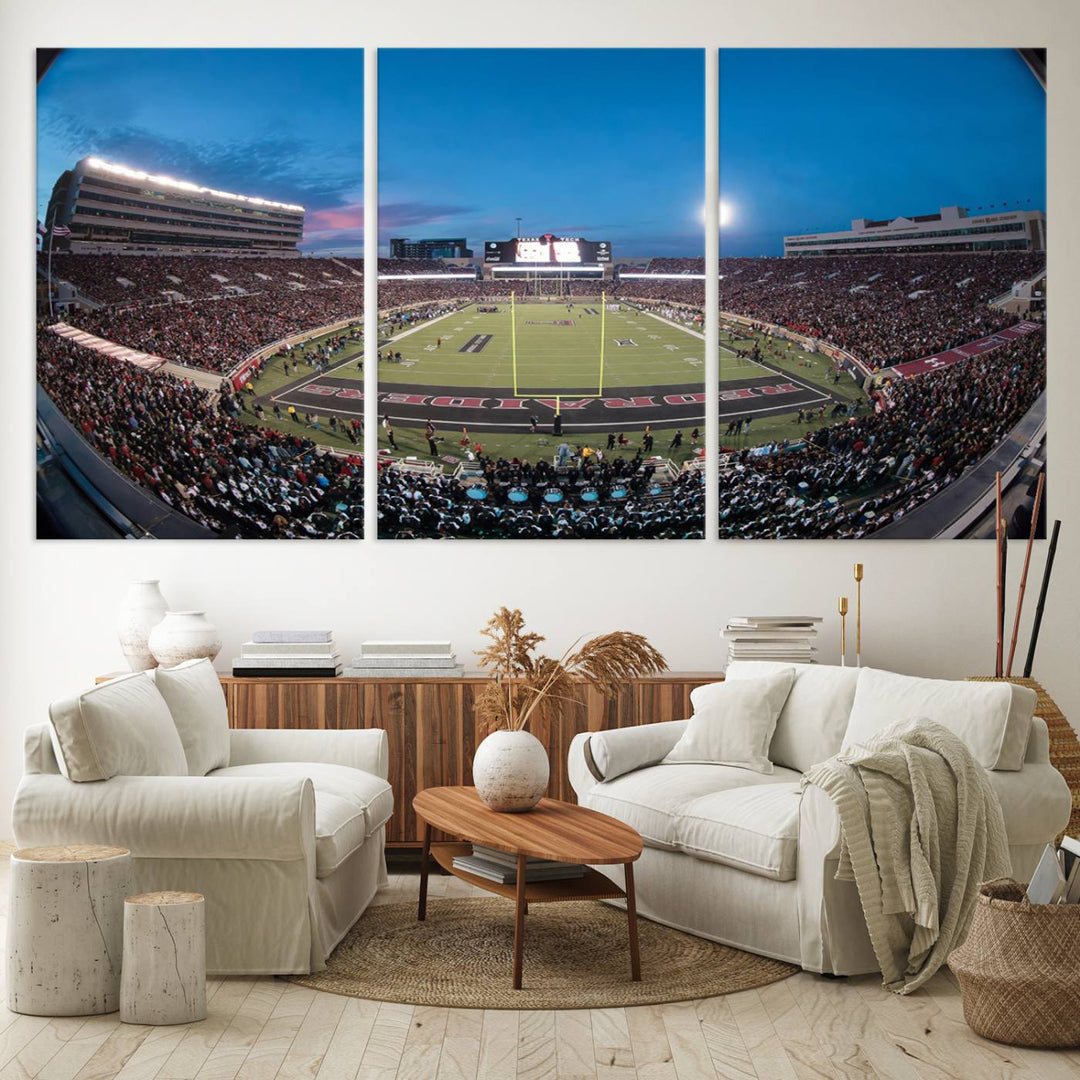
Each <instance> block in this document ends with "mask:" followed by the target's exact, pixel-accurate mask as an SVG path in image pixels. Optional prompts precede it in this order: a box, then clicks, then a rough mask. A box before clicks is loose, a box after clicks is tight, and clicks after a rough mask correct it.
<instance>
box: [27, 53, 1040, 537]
mask: <svg viewBox="0 0 1080 1080" xmlns="http://www.w3.org/2000/svg"><path fill="white" fill-rule="evenodd" d="M706 60H707V54H706V51H705V50H703V49H614V48H612V49H383V50H379V51H378V60H377V62H378V72H377V102H376V108H377V116H378V125H377V163H378V164H377V169H378V173H377V190H378V207H377V221H378V235H377V237H370V236H369V237H366V238H365V235H364V149H365V132H364V123H363V120H364V105H365V103H364V55H363V51H362V50H359V49H353V50H350V49H342V50H300V49H295V50H294V49H282V50H265V49H260V50H195V49H190V50H185V49H175V50H173V49H169V50H161V49H145V50H99V49H70V50H41V51H40V54H39V64H38V67H39V71H38V76H39V81H38V144H37V201H38V207H37V214H38V251H37V262H36V274H37V399H36V409H37V421H38V423H37V431H38V461H37V467H38V535H39V537H42V538H105V537H114V536H115V537H130V536H155V537H160V538H170V539H171V538H191V539H199V538H202V539H211V538H241V539H293V538H311V539H357V538H360V537H362V536H363V535H364V517H365V514H364V509H365V500H370V501H373V502H374V504H375V507H376V511H377V515H376V516H377V523H378V524H377V529H376V536H374V537H371V536H370V533H369V538H370V539H379V540H397V539H417V538H421V539H422V538H448V539H449V538H457V539H461V538H472V539H486V540H496V539H504V540H511V539H671V540H676V539H679V540H693V539H701V538H711V537H717V536H718V537H719V538H720V539H789V538H803V539H816V538H821V539H842V538H861V537H874V538H925V539H930V538H964V537H981V536H991V535H994V531H995V525H996V524H997V522H996V517H997V513H998V509H997V505H998V504H997V491H996V486H997V477H998V474H1001V476H1002V478H1003V492H1002V498H1001V503H1000V505H1001V513H1002V514H1004V515H1005V516H1006V517H1007V523H1008V527H1009V530H1010V532H1011V533H1013V534H1014V535H1023V536H1025V537H1026V536H1027V535H1028V533H1029V531H1030V529H1031V528H1032V520H1031V518H1032V512H1033V502H1034V500H1033V497H1032V496H1033V492H1034V489H1035V484H1036V481H1037V478H1038V476H1039V475H1040V474H1041V473H1043V471H1044V468H1045V441H1046V347H1045V327H1046V214H1045V191H1046V131H1045V117H1046V99H1045V93H1046V92H1045V53H1041V52H1040V51H1038V50H1009V49H965V50H954V49H896V50H894V49H837V50H827V49H810V50H804V49H797V50H791V49H788V50H768V49H731V50H728V49H725V50H722V51H721V53H720V56H719V80H718V81H719V86H718V87H717V86H716V85H715V82H713V83H712V85H711V88H710V87H708V86H707V83H706V67H707V64H706ZM585 88H589V89H588V90H587V91H586V90H585ZM717 91H718V99H717V101H715V102H713V103H712V107H710V101H709V94H710V93H712V94H716V93H717ZM707 115H708V116H709V117H710V120H709V121H708V122H709V123H710V124H712V123H713V119H712V118H714V117H715V118H718V119H717V121H716V124H717V128H718V130H717V131H715V133H714V134H715V136H716V138H715V139H708V140H707V138H706V132H707V129H706V123H707V121H706V116H707ZM371 137H373V138H374V137H375V133H371ZM717 142H718V145H719V155H718V167H719V207H718V209H717V210H714V212H713V213H708V214H707V213H706V210H707V209H713V208H711V207H707V200H708V199H709V197H710V196H709V195H708V193H707V184H706V176H707V175H710V161H709V157H708V153H707V148H706V147H707V143H708V144H710V145H712V146H715V145H716V143H717ZM712 164H715V162H713V163H712ZM710 190H715V187H714V186H713V187H710ZM709 222H718V225H719V247H718V252H719V258H718V260H711V261H707V260H706V228H707V223H709ZM365 240H367V245H366V249H365ZM712 250H716V249H715V248H714V247H713V245H712V244H710V251H712ZM365 251H366V254H367V257H368V258H367V261H365ZM376 251H377V266H373V265H372V263H373V262H374V257H375V253H376ZM365 289H366V290H368V293H369V294H370V291H371V290H373V289H374V290H377V294H376V296H377V300H376V303H375V304H368V305H367V306H365ZM711 297H716V298H717V299H716V301H715V302H711V301H710V300H708V299H707V298H711ZM372 367H375V369H376V371H375V373H374V376H375V378H374V379H373V378H372V377H371V375H372V372H371V368H372ZM365 385H366V386H367V387H368V391H370V389H371V387H372V386H376V387H377V390H376V394H377V404H376V407H375V408H374V410H371V411H369V409H368V405H369V403H368V401H367V399H366V397H365V393H366V391H365ZM366 416H367V417H374V418H375V422H374V424H373V425H372V424H369V425H368V428H367V429H365V417H366ZM366 456H367V457H371V456H374V457H375V458H376V462H375V464H376V466H377V468H376V469H375V470H374V472H373V473H371V472H369V476H370V475H375V476H377V487H376V489H375V490H374V491H368V492H365V490H364V473H365V457H366ZM707 506H708V507H709V510H708V515H707V510H706V507H707ZM369 520H370V518H369ZM1034 527H1035V529H1036V532H1037V533H1039V534H1041V532H1040V530H1041V523H1040V522H1035V524H1034Z"/></svg>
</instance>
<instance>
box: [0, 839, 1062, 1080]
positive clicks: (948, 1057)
mask: <svg viewBox="0 0 1080 1080" xmlns="http://www.w3.org/2000/svg"><path fill="white" fill-rule="evenodd" d="M0 861H2V865H3V870H2V871H0V900H2V901H3V902H2V904H0V920H2V919H3V914H2V913H3V912H5V911H6V909H7V902H6V897H7V865H6V864H7V860H6V858H3V859H2V860H0ZM416 888H417V876H416V874H415V873H404V872H402V873H395V874H392V875H391V879H390V887H389V889H387V890H385V891H384V892H382V893H380V895H379V897H378V900H377V901H376V902H381V903H387V902H393V901H400V900H411V899H413V898H414V897H415V896H416ZM469 893H471V890H470V889H469V887H468V886H465V885H464V884H463V883H462V882H460V881H457V880H456V879H454V878H448V877H441V876H440V877H433V878H432V884H431V895H432V896H433V897H437V896H445V895H468V894H469ZM208 993H209V998H210V1002H209V1015H208V1016H207V1018H206V1020H204V1021H203V1022H201V1023H198V1024H192V1025H190V1026H189V1027H176V1028H174V1027H166V1028H147V1027H132V1026H129V1025H126V1024H121V1023H120V1020H119V1017H118V1016H117V1015H116V1014H113V1015H111V1016H95V1017H88V1018H85V1019H83V1018H78V1017H75V1018H63V1019H48V1018H45V1017H34V1016H19V1015H17V1014H15V1013H11V1012H8V1011H7V1010H6V1009H0V1080H9V1078H18V1080H29V1078H30V1077H41V1078H42V1080H105V1078H107V1077H119V1078H122V1080H151V1078H157V1080H181V1078H186V1080H233V1078H236V1080H274V1078H281V1080H284V1078H289V1080H296V1078H308V1080H310V1078H317V1080H406V1078H407V1080H451V1078H453V1080H571V1078H572V1080H578V1078H581V1080H718V1078H724V1080H726V1078H729V1077H730V1078H736V1080H752V1078H761V1080H822V1078H826V1077H844V1078H849V1077H850V1078H868V1080H874V1078H878V1080H893V1078H897V1080H940V1078H945V1077H948V1078H957V1080H991V1078H997V1077H1001V1078H1009V1080H1066V1078H1069V1080H1076V1078H1077V1077H1080V1051H1078V1052H1074V1053H1063V1052H1050V1051H1033V1050H1019V1049H1014V1048H1012V1047H1006V1046H998V1045H996V1044H994V1043H990V1042H986V1041H985V1040H983V1039H980V1038H978V1036H976V1035H974V1034H973V1033H972V1032H971V1031H970V1030H969V1029H968V1027H967V1025H966V1024H965V1023H964V1020H963V1015H962V1013H961V1003H960V994H959V991H958V990H957V987H956V984H955V981H954V980H953V979H952V977H951V976H950V975H949V974H948V973H942V974H939V975H938V976H936V977H935V978H934V980H933V981H932V982H931V983H930V985H929V986H928V988H926V989H925V990H924V991H922V992H920V993H918V994H914V995H912V996H911V997H908V998H898V997H894V996H893V995H890V994H887V993H885V992H884V991H883V990H882V989H881V987H880V985H879V984H878V983H877V981H876V980H875V979H874V978H870V977H866V978H860V979H842V980H830V979H822V978H819V977H817V976H814V975H808V974H799V975H796V976H794V977H793V978H790V979H787V980H785V981H784V982H779V983H774V984H773V985H771V986H767V987H764V988H763V989H761V990H750V991H747V992H745V993H739V994H732V995H729V996H728V997H718V998H708V999H706V1000H703V1001H694V1002H684V1003H679V1004H673V1005H656V1006H644V1007H638V1008H630V1009H594V1010H591V1011H572V1012H525V1011H523V1012H504V1011H473V1010H468V1009H438V1008H423V1007H414V1006H411V1005H390V1004H385V1003H380V1002H374V1001H358V1000H355V999H353V998H344V997H336V996H334V995H331V994H322V993H318V992H316V991H313V990H308V989H306V988H303V987H299V986H293V985H292V984H290V983H287V982H282V981H279V980H275V979H265V978H251V979H221V980H214V981H212V982H211V985H210V986H209V988H208Z"/></svg>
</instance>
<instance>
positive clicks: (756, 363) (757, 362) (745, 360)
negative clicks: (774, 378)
mask: <svg viewBox="0 0 1080 1080" xmlns="http://www.w3.org/2000/svg"><path fill="white" fill-rule="evenodd" d="M720 348H721V349H725V350H726V351H727V352H729V353H731V355H732V356H734V357H735V358H736V359H737V360H741V361H742V362H743V363H747V364H753V365H754V367H759V368H761V370H762V371H767V372H768V373H769V374H770V375H776V374H781V373H778V372H775V371H773V369H772V368H770V367H766V366H765V365H764V364H763V363H762V362H761V361H760V360H755V359H754V358H753V357H752V356H739V354H738V353H737V352H736V351H735V350H734V349H732V348H730V347H729V346H727V345H721V346H720ZM720 374H721V375H723V372H721V373H720ZM720 381H721V382H723V381H724V380H723V378H721V380H720Z"/></svg>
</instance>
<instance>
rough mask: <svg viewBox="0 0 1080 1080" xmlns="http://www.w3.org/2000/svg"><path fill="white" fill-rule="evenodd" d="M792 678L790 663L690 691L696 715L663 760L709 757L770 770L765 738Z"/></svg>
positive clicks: (718, 761) (708, 759)
mask: <svg viewBox="0 0 1080 1080" xmlns="http://www.w3.org/2000/svg"><path fill="white" fill-rule="evenodd" d="M794 679H795V672H794V671H793V670H792V668H790V667H788V668H784V669H783V670H782V671H779V672H777V673H776V674H774V675H765V676H763V677H762V678H760V679H736V680H732V681H731V682H726V681H725V682H720V683H709V685H708V686H699V687H697V689H695V690H693V691H692V692H691V694H690V702H691V704H692V705H693V706H694V715H693V716H691V717H690V720H689V721H688V722H687V725H686V731H685V732H684V733H683V735H682V738H680V739H679V741H678V742H677V743H676V744H675V746H674V748H673V749H672V750H671V752H670V753H669V754H668V755H667V757H665V758H664V760H663V764H665V765H668V764H680V763H684V762H696V763H699V764H700V763H703V762H708V763H711V764H714V765H735V766H738V767H740V768H743V769H753V770H754V772H759V773H771V772H772V771H773V766H772V762H771V761H770V760H769V743H770V742H771V741H772V737H773V732H774V731H775V730H776V719H777V717H778V716H779V715H780V710H781V709H782V708H783V707H784V702H785V701H786V700H787V696H788V693H789V692H790V690H791V684H792V682H793V681H794Z"/></svg>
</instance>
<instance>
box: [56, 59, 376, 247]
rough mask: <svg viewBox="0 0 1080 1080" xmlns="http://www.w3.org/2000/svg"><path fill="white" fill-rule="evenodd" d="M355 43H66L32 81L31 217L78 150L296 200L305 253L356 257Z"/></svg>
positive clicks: (358, 86)
mask: <svg viewBox="0 0 1080 1080" xmlns="http://www.w3.org/2000/svg"><path fill="white" fill-rule="evenodd" d="M363 63H364V58H363V52H362V51H361V50H359V49H68V50H65V51H64V52H63V53H61V54H60V56H59V57H58V58H57V60H56V61H55V62H54V63H53V65H52V67H51V68H50V69H49V70H48V72H47V73H46V74H45V76H44V78H43V79H42V80H41V82H40V83H39V84H38V94H37V101H38V144H37V167H38V171H37V185H38V186H37V203H38V208H37V213H38V218H39V219H40V220H44V217H45V211H46V207H47V205H48V201H49V195H50V193H51V191H52V186H53V184H54V183H55V182H56V179H57V177H58V176H59V175H60V173H61V172H63V170H64V169H68V168H71V166H72V165H74V164H75V162H76V161H78V160H79V159H80V158H82V157H85V156H87V155H89V154H93V155H96V156H98V157H101V158H105V159H106V160H109V161H114V162H117V163H118V164H121V165H128V166H130V167H132V168H136V169H141V170H142V171H144V172H150V173H161V174H164V175H167V176H171V177H175V178H177V179H181V180H190V181H193V182H194V183H197V184H202V185H204V186H206V187H212V188H217V189H218V190H221V191H234V192H236V193H237V194H239V195H256V196H259V197H260V198H265V199H273V200H275V201H277V202H288V203H298V204H300V205H301V206H303V207H304V208H305V210H306V211H307V213H306V215H305V220H304V242H303V244H302V247H303V249H304V250H306V251H328V250H333V251H335V252H337V253H339V254H348V255H360V254H362V253H363V252H362V244H363V201H362V199H363V166H364V153H363V134H364V130H363V129H364V107H363V102H364V70H363Z"/></svg>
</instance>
